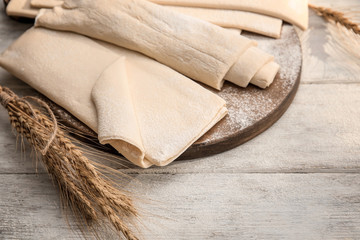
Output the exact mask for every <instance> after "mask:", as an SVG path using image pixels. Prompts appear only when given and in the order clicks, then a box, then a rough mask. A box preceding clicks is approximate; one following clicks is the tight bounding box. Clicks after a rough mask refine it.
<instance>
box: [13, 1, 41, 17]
mask: <svg viewBox="0 0 360 240" xmlns="http://www.w3.org/2000/svg"><path fill="white" fill-rule="evenodd" d="M38 12H39V9H37V8H34V7H31V4H30V0H14V1H13V0H12V1H10V2H9V4H8V5H7V7H6V14H7V15H9V16H14V17H27V18H35V17H36V15H37V14H38Z"/></svg>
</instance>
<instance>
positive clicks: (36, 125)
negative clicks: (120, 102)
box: [0, 86, 138, 240]
mask: <svg viewBox="0 0 360 240" xmlns="http://www.w3.org/2000/svg"><path fill="white" fill-rule="evenodd" d="M27 99H31V100H32V101H35V102H37V103H38V104H39V105H41V106H43V107H44V108H45V109H46V111H47V113H48V114H49V115H50V117H51V118H49V117H48V116H47V115H46V114H45V113H44V112H43V111H41V110H40V108H35V107H34V106H33V105H32V104H31V103H30V102H29V101H27ZM0 103H1V105H2V106H3V107H5V108H6V110H7V111H8V114H9V118H10V122H11V125H12V127H13V128H14V129H15V130H16V132H17V133H18V134H19V135H20V136H21V137H24V138H26V139H27V140H28V142H29V143H30V144H31V145H32V147H33V148H34V149H35V150H36V151H37V152H40V153H41V155H42V161H43V163H44V165H45V167H46V168H47V171H48V172H49V174H50V176H51V177H52V178H53V180H54V181H55V182H56V183H57V185H58V186H59V188H60V191H61V193H62V196H64V197H65V198H66V199H65V201H67V203H68V204H69V205H70V206H71V208H72V209H73V210H74V212H76V213H80V215H81V216H82V217H83V218H84V219H85V220H87V221H88V222H90V221H99V216H101V215H102V216H105V217H106V218H107V219H108V221H109V222H110V223H111V224H112V226H113V227H114V228H115V229H116V230H117V231H118V232H120V233H122V235H123V237H125V238H126V239H129V240H136V239H138V238H137V237H136V236H135V235H134V233H133V232H132V231H131V230H130V228H129V227H128V226H127V220H129V221H130V218H131V217H137V215H138V214H137V211H136V208H135V206H134V204H133V201H132V199H131V198H130V197H129V196H128V195H126V194H125V193H124V192H122V191H120V190H119V189H117V188H115V187H113V186H112V184H111V183H110V182H109V181H107V180H105V179H103V178H102V177H100V174H99V173H98V172H97V170H96V169H95V167H94V166H93V165H92V163H91V162H90V160H89V159H88V158H87V157H86V156H84V154H83V152H82V151H81V150H80V149H79V148H78V147H77V146H76V145H74V144H73V143H72V142H71V140H70V139H69V138H67V137H66V133H65V132H64V131H63V130H62V129H60V128H58V124H57V121H56V118H55V116H54V114H53V113H52V111H51V110H50V108H49V107H48V105H47V104H46V103H45V102H43V101H42V100H40V99H38V98H34V97H27V98H19V97H18V96H17V95H15V94H14V92H12V91H11V90H10V89H8V88H5V87H1V86H0Z"/></svg>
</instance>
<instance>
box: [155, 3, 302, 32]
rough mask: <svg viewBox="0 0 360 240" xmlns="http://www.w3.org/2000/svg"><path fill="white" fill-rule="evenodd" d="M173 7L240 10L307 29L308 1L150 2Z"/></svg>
mask: <svg viewBox="0 0 360 240" xmlns="http://www.w3.org/2000/svg"><path fill="white" fill-rule="evenodd" d="M150 1H152V2H154V3H158V4H162V5H173V6H187V7H202V8H215V9H229V10H242V11H248V12H255V13H260V14H265V15H269V16H272V17H275V18H280V19H282V20H284V21H287V22H289V23H292V24H294V25H297V26H298V27H300V28H301V29H303V30H305V29H307V27H308V14H309V13H308V11H309V10H308V0H261V1H256V0H222V1H214V0H150Z"/></svg>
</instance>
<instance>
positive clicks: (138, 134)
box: [0, 28, 227, 167]
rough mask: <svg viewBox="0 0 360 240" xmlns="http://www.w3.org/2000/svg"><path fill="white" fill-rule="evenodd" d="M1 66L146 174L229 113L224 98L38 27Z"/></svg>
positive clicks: (150, 65)
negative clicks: (150, 168)
mask: <svg viewBox="0 0 360 240" xmlns="http://www.w3.org/2000/svg"><path fill="white" fill-rule="evenodd" d="M50 53H51V54H50ZM0 66H2V67H3V68H5V69H6V70H8V71H9V72H10V73H12V74H13V75H15V76H16V77H18V78H20V79H22V80H23V81H25V82H26V83H28V84H29V85H30V86H32V87H33V88H35V89H36V90H38V91H39V92H41V93H43V94H44V95H45V96H47V97H48V98H50V99H51V100H53V101H54V102H56V103H57V104H58V105H60V106H62V107H64V108H65V109H67V110H68V111H69V112H70V113H72V114H73V115H74V116H75V117H77V118H78V119H79V120H80V121H82V122H83V123H85V124H86V125H87V126H89V127H90V128H91V129H93V130H94V131H96V132H97V133H98V135H99V140H100V141H101V142H102V143H110V144H111V145H112V146H113V147H114V148H116V149H117V150H118V151H119V152H120V153H122V154H123V155H124V156H125V157H126V158H128V159H129V160H130V161H132V162H133V163H134V164H136V165H138V166H141V167H149V166H151V165H154V164H155V165H158V166H164V165H166V164H168V163H170V162H171V161H173V160H174V159H176V158H177V157H178V156H179V155H180V154H181V153H182V152H184V151H185V150H186V149H187V148H188V147H189V146H190V145H191V144H192V143H194V142H195V141H196V140H197V139H198V138H199V137H201V136H202V135H203V134H204V133H205V132H206V131H208V130H209V129H210V128H211V127H212V126H214V125H215V124H216V123H217V122H218V121H219V120H220V119H222V118H223V117H224V116H225V115H226V113H227V109H226V106H225V101H224V100H223V99H221V98H220V97H218V96H217V95H215V94H213V93H212V92H210V91H208V90H207V89H205V88H203V87H202V86H200V85H199V84H197V83H195V82H194V81H192V80H191V79H189V78H187V77H185V76H184V75H182V74H180V73H178V72H176V71H174V70H173V69H171V68H169V67H167V66H165V65H163V64H161V63H159V62H157V61H155V60H153V59H151V58H148V57H146V56H144V55H142V54H140V53H136V52H133V51H130V50H127V49H124V48H120V47H117V46H114V45H111V44H108V43H104V42H101V41H94V40H92V39H90V38H87V37H84V36H81V35H78V34H74V33H70V32H59V31H53V30H48V29H44V28H32V29H30V30H28V31H27V32H25V33H24V34H23V35H22V36H21V37H20V38H19V39H18V40H16V41H15V42H14V43H13V44H12V45H11V46H10V47H9V48H8V49H7V50H5V51H4V52H3V53H2V54H1V55H0Z"/></svg>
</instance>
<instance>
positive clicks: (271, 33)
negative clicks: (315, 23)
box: [33, 0, 282, 38]
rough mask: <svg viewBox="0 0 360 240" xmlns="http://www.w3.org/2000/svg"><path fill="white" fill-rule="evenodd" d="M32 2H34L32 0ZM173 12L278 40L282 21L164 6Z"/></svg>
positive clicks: (208, 10) (231, 11)
mask: <svg viewBox="0 0 360 240" xmlns="http://www.w3.org/2000/svg"><path fill="white" fill-rule="evenodd" d="M33 1H34V0H33ZM166 8H168V9H171V10H173V11H175V12H179V13H183V14H186V15H189V16H193V17H197V18H200V19H202V20H205V21H208V22H211V23H213V24H216V25H218V26H222V27H231V28H239V29H242V30H246V31H249V32H255V33H259V34H262V35H265V36H268V37H273V38H279V37H280V34H281V27H282V20H281V19H278V18H273V17H269V16H265V15H260V14H257V13H252V12H244V11H237V10H236V11H234V10H223V9H210V8H193V7H177V6H166Z"/></svg>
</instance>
